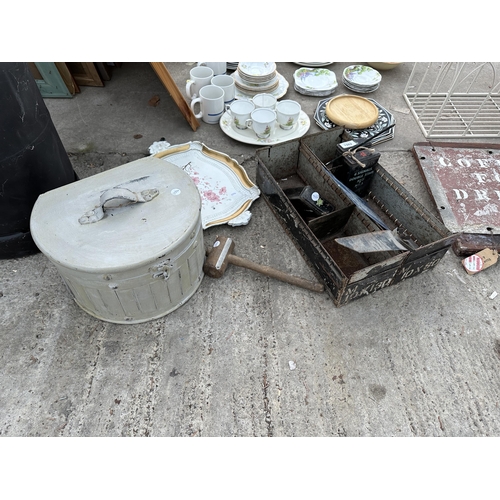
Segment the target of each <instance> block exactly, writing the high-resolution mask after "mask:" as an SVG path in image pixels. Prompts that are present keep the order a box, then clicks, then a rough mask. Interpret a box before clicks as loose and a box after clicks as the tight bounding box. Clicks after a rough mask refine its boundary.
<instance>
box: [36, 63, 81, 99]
mask: <svg viewBox="0 0 500 500" xmlns="http://www.w3.org/2000/svg"><path fill="white" fill-rule="evenodd" d="M32 64H34V65H35V67H36V70H38V71H34V68H33V66H32V65H30V68H31V72H32V73H33V76H34V77H35V81H36V84H37V85H38V88H39V89H40V93H41V94H42V97H73V96H72V95H71V92H70V91H69V90H68V87H67V86H66V84H65V83H64V80H63V79H62V77H61V75H60V73H59V70H58V69H57V67H56V64H55V63H53V62H36V63H32Z"/></svg>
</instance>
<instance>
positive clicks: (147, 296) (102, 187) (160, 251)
mask: <svg viewBox="0 0 500 500" xmlns="http://www.w3.org/2000/svg"><path fill="white" fill-rule="evenodd" d="M30 226H31V227H30V229H31V234H32V236H33V240H34V241H35V243H36V245H37V246H38V248H39V249H40V251H41V252H42V253H43V254H44V255H45V256H46V257H47V258H48V259H49V260H50V261H51V262H52V263H53V264H54V265H55V266H56V268H57V269H58V271H59V273H60V275H61V277H62V279H63V280H64V282H65V283H66V285H67V288H68V289H69V291H70V292H71V294H72V296H73V298H74V300H75V301H76V303H77V304H78V305H79V306H80V307H81V308H82V309H83V310H84V311H86V312H87V313H89V314H91V315H92V316H95V317H96V318H99V319H101V320H104V321H110V322H113V323H123V324H129V323H142V322H145V321H149V320H152V319H155V318H159V317H161V316H164V315H166V314H168V313H170V312H172V311H174V310H175V309H177V308H178V307H180V306H181V305H183V304H184V303H185V302H186V301H187V300H188V299H189V298H190V297H191V296H192V295H193V294H194V293H195V292H196V290H197V289H198V287H199V285H200V283H201V280H202V278H203V262H204V258H205V252H204V246H203V230H202V224H201V199H200V194H199V192H198V189H197V187H196V185H195V184H194V182H193V180H192V179H191V178H190V176H189V175H188V174H187V173H185V172H184V171H183V170H182V168H179V167H178V166H176V165H173V164H172V163H169V162H167V161H165V160H160V159H158V158H155V157H153V156H150V157H147V158H144V159H141V160H137V161H133V162H130V163H127V164H125V165H122V166H119V167H116V168H113V169H111V170H107V171H105V172H102V173H100V174H96V175H94V176H91V177H87V178H85V179H82V180H79V181H76V182H73V183H71V184H68V185H65V186H62V187H60V188H57V189H54V190H52V191H48V192H47V193H44V194H42V195H40V196H39V198H38V200H37V201H36V203H35V205H34V207H33V211H32V214H31V222H30Z"/></svg>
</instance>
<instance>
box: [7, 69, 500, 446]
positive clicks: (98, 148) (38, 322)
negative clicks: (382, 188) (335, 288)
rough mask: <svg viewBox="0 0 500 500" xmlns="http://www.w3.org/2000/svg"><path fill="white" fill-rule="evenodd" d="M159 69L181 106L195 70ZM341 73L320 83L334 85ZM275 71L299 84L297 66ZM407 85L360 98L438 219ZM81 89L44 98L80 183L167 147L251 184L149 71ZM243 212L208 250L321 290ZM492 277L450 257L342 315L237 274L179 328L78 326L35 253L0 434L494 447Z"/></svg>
mask: <svg viewBox="0 0 500 500" xmlns="http://www.w3.org/2000/svg"><path fill="white" fill-rule="evenodd" d="M167 64H168V68H169V70H170V71H171V73H172V76H173V78H174V79H175V81H176V82H177V84H178V86H179V88H180V89H181V90H182V89H183V85H184V83H185V80H186V79H187V75H188V73H189V68H190V67H191V66H192V64H193V63H180V62H178V63H167ZM347 64H348V63H334V64H333V65H332V66H331V67H330V68H331V69H333V70H334V71H335V72H336V74H337V78H339V77H340V75H341V70H342V68H343V67H345V66H346V65H347ZM278 68H279V71H280V72H281V73H282V74H283V75H284V76H285V77H286V78H287V79H288V81H289V82H292V81H293V80H292V75H293V72H294V71H295V69H296V68H297V66H296V65H294V64H293V63H279V64H278ZM410 71H411V63H406V64H403V65H402V66H400V67H399V68H397V69H395V70H392V71H390V72H385V73H384V74H383V84H382V85H381V87H380V89H379V90H377V91H376V92H375V93H373V94H372V96H371V97H373V98H374V99H376V100H378V101H379V102H380V103H381V104H382V105H384V106H386V107H387V108H389V109H390V110H391V111H392V112H393V113H394V115H395V116H396V120H397V126H396V137H395V139H394V140H392V141H389V142H386V143H383V144H381V145H380V146H379V147H378V148H377V149H378V150H379V151H381V152H382V156H381V160H380V163H381V164H382V166H383V167H384V168H386V169H387V170H388V171H389V173H391V174H392V175H393V176H394V177H396V179H397V180H398V181H399V182H401V183H402V184H403V185H404V186H405V187H406V188H407V189H408V190H409V191H410V193H411V194H412V195H413V196H415V197H416V198H417V199H418V200H419V201H420V202H421V203H422V204H424V206H426V208H428V209H429V210H431V211H433V212H434V213H436V212H435V209H434V205H433V201H432V199H431V197H430V196H429V194H428V192H427V190H426V188H425V185H424V182H423V180H422V178H421V176H420V174H419V171H418V168H417V165H416V163H415V161H414V159H413V157H412V154H411V147H412V145H413V144H414V143H415V142H419V141H423V140H424V137H423V135H422V134H421V132H420V130H419V129H418V126H417V125H416V122H415V120H414V119H413V117H412V116H411V115H410V114H409V112H408V109H407V107H406V105H405V103H404V101H403V98H402V92H403V88H404V84H405V82H406V80H407V78H408V75H409V73H410ZM341 87H342V84H341V83H340V84H339V89H338V90H337V91H336V93H337V94H338V93H340V92H343V91H344V90H345V89H342V88H341ZM81 90H82V91H81V93H80V94H78V95H76V96H75V97H74V98H72V99H66V100H64V99H47V100H46V104H47V106H48V108H49V111H50V113H51V116H52V119H53V121H54V124H55V126H56V128H57V130H58V132H59V134H60V136H61V139H62V141H63V144H64V146H65V148H66V150H67V151H68V153H69V155H70V159H71V162H72V164H73V166H74V169H75V171H76V172H77V173H78V174H79V176H80V177H81V178H85V177H87V176H91V175H94V174H97V173H99V172H101V171H104V170H107V169H110V168H113V167H116V166H118V165H121V164H124V163H128V162H130V161H133V160H135V159H138V158H141V157H144V156H147V155H148V146H149V145H150V144H152V143H153V142H154V141H157V140H159V139H160V138H162V137H164V138H165V139H166V140H167V141H168V142H170V143H171V144H181V143H184V142H188V141H201V142H203V143H204V144H206V145H207V146H208V147H210V148H212V149H215V150H218V151H221V152H224V153H226V154H228V155H229V156H231V157H232V158H235V159H236V160H237V161H238V162H240V164H241V165H243V167H244V168H245V170H246V171H247V173H248V174H249V176H250V178H251V179H252V180H254V181H255V178H256V158H255V147H254V146H252V145H247V144H243V143H239V142H237V141H234V140H233V139H231V138H229V137H227V136H225V134H224V133H223V132H222V131H221V129H220V127H218V126H213V125H207V124H204V123H201V126H200V128H199V129H198V130H197V131H196V132H193V131H192V130H191V129H190V127H189V126H188V124H187V123H186V121H185V120H184V118H183V117H182V115H181V114H180V112H179V110H178V109H177V107H176V106H175V104H174V103H173V101H172V99H171V98H170V96H169V95H168V92H167V91H166V90H165V89H164V88H163V86H162V85H161V82H160V81H159V80H158V78H157V77H156V75H155V74H154V72H153V70H152V69H151V67H150V66H149V64H148V63H124V64H123V66H122V67H121V68H117V69H116V70H115V71H114V74H113V77H112V79H111V80H110V81H109V82H106V85H105V87H104V88H91V87H82V89H81ZM153 96H159V98H160V101H159V105H158V106H156V107H152V106H150V105H149V104H148V101H149V100H150V99H151V98H152V97H153ZM287 97H289V98H292V99H297V100H299V101H300V102H301V104H302V107H303V109H304V110H305V111H306V112H307V113H308V115H309V116H310V117H311V128H310V130H309V132H308V133H316V132H319V131H320V129H319V127H317V125H316V124H315V123H314V120H313V119H312V116H313V114H314V110H315V107H316V103H317V101H318V99H317V98H314V97H307V96H302V95H301V94H298V93H296V92H295V91H294V89H293V84H291V85H290V88H289V90H288V92H287ZM139 135H140V136H141V137H139V138H134V136H139ZM251 212H252V219H251V221H250V223H249V224H248V225H247V226H241V227H229V226H217V227H212V228H209V229H207V230H206V231H205V232H204V240H205V242H206V243H207V244H208V243H210V242H211V241H213V240H214V239H215V237H216V235H217V234H223V235H226V236H230V237H232V238H233V239H234V241H235V242H236V253H237V254H239V255H241V256H244V257H247V258H249V259H250V260H254V261H256V262H259V263H262V264H266V265H269V266H272V267H275V268H278V269H282V270H285V271H288V272H291V273H293V274H296V275H299V276H302V277H305V278H308V279H314V275H313V273H312V272H311V270H310V268H309V266H308V264H307V262H306V261H305V260H304V259H303V257H302V256H301V254H300V253H299V252H298V251H297V249H296V248H295V247H294V245H293V244H292V243H291V241H290V239H289V238H288V236H287V235H286V233H285V232H284V231H283V229H282V227H281V226H280V224H279V223H278V221H277V220H276V218H275V217H274V215H273V213H272V212H271V210H270V208H269V207H268V206H267V205H266V203H265V202H264V200H263V199H261V198H260V199H258V200H257V201H256V202H255V203H254V204H253V205H252V208H251ZM436 215H437V214H436ZM499 269H500V268H499V267H498V266H496V267H492V268H490V269H488V270H486V271H484V272H481V273H479V274H477V275H475V276H469V275H467V274H466V273H465V271H464V269H463V268H462V266H461V263H460V259H459V258H458V257H457V256H456V255H454V254H453V253H452V252H448V253H447V254H446V256H445V257H444V258H443V260H442V261H441V262H440V263H439V264H438V265H437V266H436V267H435V268H434V269H433V270H432V271H429V272H426V273H423V274H421V275H419V276H417V277H415V278H412V279H410V280H407V281H404V282H402V283H400V284H398V285H395V286H391V287H389V288H386V289H383V290H380V291H378V292H376V293H374V294H372V295H369V296H367V297H364V298H362V299H360V300H357V301H354V302H352V303H350V304H348V305H346V306H343V307H341V308H336V307H334V305H333V302H332V301H331V299H330V298H329V297H328V296H327V294H321V295H318V294H315V293H314V292H309V291H307V290H303V289H300V288H295V287H292V286H290V285H287V284H285V283H281V282H278V281H275V280H272V279H270V278H267V277H264V276H261V275H258V274H256V273H253V272H251V271H248V270H245V269H240V268H236V267H232V268H229V269H228V271H226V274H225V275H224V277H223V278H221V279H211V278H209V277H204V279H203V281H202V284H201V286H200V288H199V289H198V291H197V292H196V293H195V294H194V295H193V297H192V298H191V299H190V300H189V301H188V302H187V303H186V304H184V305H183V306H182V307H181V308H179V309H177V310H176V311H174V312H173V313H171V314H169V315H167V316H165V317H163V318H161V319H158V320H154V321H151V322H148V323H144V324H139V325H118V324H112V323H107V322H103V321H100V320H98V319H95V318H93V317H92V316H90V315H88V314H87V313H85V312H84V311H83V310H81V309H80V308H79V307H78V306H77V305H76V304H75V303H74V302H73V301H72V298H71V297H70V295H69V294H68V292H67V290H66V288H65V286H64V284H63V282H62V280H61V279H60V277H59V275H58V272H57V270H56V269H55V267H54V266H53V265H52V264H51V263H50V261H48V259H47V258H46V257H45V256H44V255H43V254H41V253H38V254H35V255H32V256H28V257H24V258H18V259H8V260H2V261H0V275H1V276H2V279H1V287H0V292H1V294H0V295H1V296H0V305H1V313H0V328H1V331H2V335H1V336H0V346H1V349H0V372H1V373H0V374H1V377H0V435H1V436H110V437H111V436H164V437H171V436H176V437H184V436H186V437H187V436H197V437H207V436H223V437H225V436H239V437H246V436H278V437H279V436H287V437H289V436H305V437H306V436H314V437H335V436H348V437H354V436H367V437H368V436H402V437H404V436H420V437H438V436H442V437H445V436H447V437H451V436H454V437H462V436H464V437H465V436H470V437H479V436H499V435H500V408H499V404H500V370H499V367H500V329H499V326H498V325H499V322H498V314H499V311H498V309H499V307H500V306H499V302H498V300H499V298H496V299H491V298H490V297H491V296H492V294H493V292H495V291H497V292H500V290H499V273H500V270H499ZM292 368H293V369H292Z"/></svg>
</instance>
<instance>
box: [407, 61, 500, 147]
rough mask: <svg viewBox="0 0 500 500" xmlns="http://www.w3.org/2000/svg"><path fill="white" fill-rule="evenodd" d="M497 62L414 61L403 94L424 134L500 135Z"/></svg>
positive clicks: (436, 135)
mask: <svg viewBox="0 0 500 500" xmlns="http://www.w3.org/2000/svg"><path fill="white" fill-rule="evenodd" d="M499 69H500V63H491V62H480V63H472V62H442V63H436V62H433V63H429V62H427V63H415V64H414V66H413V69H412V72H411V75H410V78H409V79H408V82H407V84H406V87H405V89H404V94H403V97H404V99H405V101H406V103H407V104H408V106H409V108H410V111H411V112H412V114H413V116H414V117H415V119H416V120H417V122H418V125H419V126H420V129H421V130H422V132H423V134H424V136H425V137H426V138H433V139H436V138H442V139H445V138H446V139H451V138H462V139H464V138H469V139H476V138H500V82H499V81H498V78H497V73H498V71H499Z"/></svg>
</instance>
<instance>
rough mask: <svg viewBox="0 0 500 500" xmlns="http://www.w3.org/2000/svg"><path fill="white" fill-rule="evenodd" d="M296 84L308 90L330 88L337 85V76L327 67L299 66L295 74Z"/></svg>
mask: <svg viewBox="0 0 500 500" xmlns="http://www.w3.org/2000/svg"><path fill="white" fill-rule="evenodd" d="M293 78H294V80H295V85H296V86H297V87H300V88H302V89H304V90H307V91H318V90H330V89H334V88H335V87H337V85H338V84H337V77H336V76H335V73H334V72H333V71H330V70H329V69H326V68H299V69H298V70H297V71H295V73H294V74H293Z"/></svg>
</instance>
